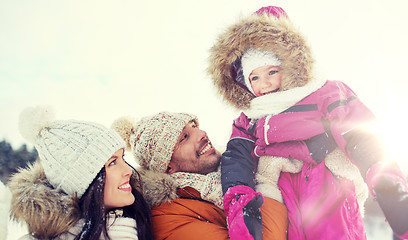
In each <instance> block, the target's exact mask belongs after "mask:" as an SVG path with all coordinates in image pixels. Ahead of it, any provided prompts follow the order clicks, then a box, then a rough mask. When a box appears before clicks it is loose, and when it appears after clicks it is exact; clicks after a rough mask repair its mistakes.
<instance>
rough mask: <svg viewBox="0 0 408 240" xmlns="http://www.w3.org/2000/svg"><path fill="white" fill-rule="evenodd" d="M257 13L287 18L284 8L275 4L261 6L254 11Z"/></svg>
mask: <svg viewBox="0 0 408 240" xmlns="http://www.w3.org/2000/svg"><path fill="white" fill-rule="evenodd" d="M255 13H256V14H258V15H262V14H267V15H268V16H271V15H272V16H275V17H276V18H281V17H285V18H287V19H289V17H288V15H287V14H286V12H285V10H283V9H282V8H280V7H275V6H268V7H262V8H260V9H259V10H258V11H256V12H255Z"/></svg>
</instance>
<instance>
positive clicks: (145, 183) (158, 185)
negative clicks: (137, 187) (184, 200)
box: [137, 167, 178, 207]
mask: <svg viewBox="0 0 408 240" xmlns="http://www.w3.org/2000/svg"><path fill="white" fill-rule="evenodd" d="M137 171H138V172H139V174H140V176H141V179H142V188H143V195H144V197H145V199H146V201H147V203H148V204H149V206H150V207H154V206H157V205H160V204H162V203H166V202H170V201H171V200H173V199H176V198H177V197H178V196H177V186H176V182H175V181H174V180H173V179H172V178H171V177H170V175H168V174H166V173H160V172H156V171H151V170H147V169H145V168H142V167H140V168H138V169H137Z"/></svg>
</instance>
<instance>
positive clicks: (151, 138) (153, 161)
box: [112, 112, 198, 172]
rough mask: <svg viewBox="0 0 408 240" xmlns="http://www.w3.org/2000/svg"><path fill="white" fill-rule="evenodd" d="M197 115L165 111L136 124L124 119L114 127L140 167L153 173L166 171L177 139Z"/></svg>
mask: <svg viewBox="0 0 408 240" xmlns="http://www.w3.org/2000/svg"><path fill="white" fill-rule="evenodd" d="M191 121H194V122H196V124H197V125H198V119H197V117H196V116H194V115H191V114H187V113H170V112H161V113H158V114H156V115H152V116H148V117H144V118H142V119H141V120H140V121H135V120H134V119H132V118H129V117H122V118H119V119H117V120H116V121H114V122H113V124H112V128H113V129H115V131H116V132H118V133H119V135H121V137H122V138H123V139H124V140H125V142H126V144H127V147H128V150H131V151H132V152H133V153H134V154H135V157H136V160H137V161H138V163H139V165H141V166H143V167H145V168H147V169H149V170H153V171H157V172H166V170H167V167H168V165H169V162H170V160H171V157H172V155H173V151H174V147H175V146H176V143H177V140H178V138H179V136H180V134H181V132H182V131H183V129H184V127H185V126H186V125H187V123H189V122H191Z"/></svg>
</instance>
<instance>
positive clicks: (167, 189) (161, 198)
mask: <svg viewBox="0 0 408 240" xmlns="http://www.w3.org/2000/svg"><path fill="white" fill-rule="evenodd" d="M138 172H139V173H140V175H141V179H142V186H143V194H144V196H145V199H146V201H147V202H148V204H149V205H150V206H156V205H159V204H160V203H163V202H167V201H170V200H172V199H174V198H176V197H177V194H176V185H175V183H174V180H173V179H171V178H170V177H169V176H168V175H167V174H161V173H155V172H151V171H147V170H143V169H138ZM8 186H9V188H10V191H11V193H12V199H11V217H12V218H13V219H14V220H17V221H20V222H25V223H27V226H28V231H29V232H30V233H32V234H33V235H34V236H35V237H37V238H40V239H48V238H52V237H55V236H56V235H59V234H61V233H63V232H67V231H69V229H71V228H72V227H73V226H74V225H75V224H76V223H77V222H78V220H80V216H81V214H80V210H79V205H78V198H76V197H75V196H69V195H67V194H65V193H64V192H62V191H58V190H55V189H54V188H53V187H52V185H51V184H50V183H49V182H48V180H47V178H46V177H45V174H44V170H43V168H42V166H41V164H40V163H39V162H38V161H37V162H36V163H34V164H33V165H31V166H29V167H28V168H26V169H21V170H20V171H19V172H18V173H16V174H15V175H14V176H12V178H11V179H10V181H9V183H8Z"/></svg>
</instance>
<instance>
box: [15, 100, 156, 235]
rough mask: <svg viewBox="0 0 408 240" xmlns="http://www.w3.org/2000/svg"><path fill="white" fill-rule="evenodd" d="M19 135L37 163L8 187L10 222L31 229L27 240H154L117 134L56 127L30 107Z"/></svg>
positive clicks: (89, 126)
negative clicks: (33, 150)
mask: <svg viewBox="0 0 408 240" xmlns="http://www.w3.org/2000/svg"><path fill="white" fill-rule="evenodd" d="M20 132H21V134H22V135H23V136H24V137H25V138H27V140H29V141H31V142H32V143H33V144H34V146H35V148H36V149H37V151H38V155H39V160H38V161H37V162H36V163H35V164H34V165H33V166H30V167H29V168H28V169H22V170H20V172H19V173H17V174H16V175H14V176H13V177H12V179H11V180H10V182H9V184H8V185H9V187H10V190H11V192H12V195H13V196H12V206H11V215H12V217H14V218H15V219H17V220H19V221H22V222H25V223H27V226H28V230H29V233H30V234H29V235H26V236H24V237H23V238H22V239H33V238H34V239H36V238H39V239H75V240H76V239H152V232H151V229H150V209H149V206H148V205H147V203H146V201H145V200H144V198H143V195H142V194H141V187H140V185H139V182H140V181H139V180H140V179H139V175H138V174H137V172H136V171H133V170H132V168H131V167H130V166H129V165H128V164H127V163H126V161H125V160H124V159H123V153H124V147H125V143H124V142H123V140H122V139H121V138H120V136H119V135H117V134H116V133H115V132H114V131H113V130H110V129H107V128H105V127H103V126H101V125H99V124H95V123H90V122H84V121H76V120H69V121H54V120H53V114H52V112H51V111H50V109H48V108H44V107H37V108H28V109H26V110H25V111H23V113H22V114H21V115H20Z"/></svg>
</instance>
